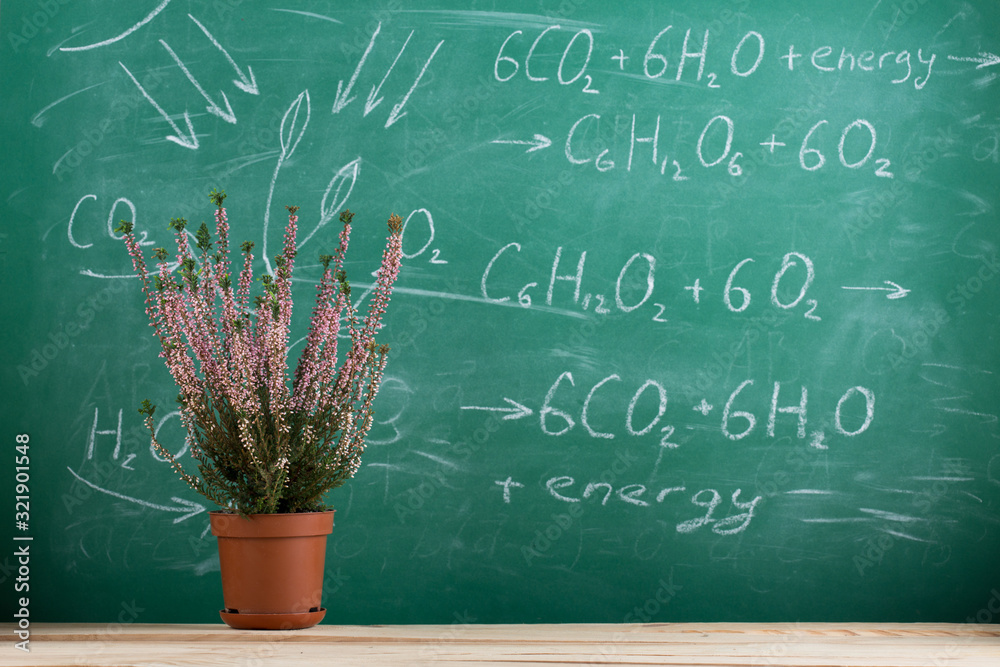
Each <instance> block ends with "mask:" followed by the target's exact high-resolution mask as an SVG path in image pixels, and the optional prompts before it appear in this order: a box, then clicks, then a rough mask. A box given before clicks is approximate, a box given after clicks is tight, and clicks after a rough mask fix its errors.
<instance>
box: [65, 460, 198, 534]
mask: <svg viewBox="0 0 1000 667" xmlns="http://www.w3.org/2000/svg"><path fill="white" fill-rule="evenodd" d="M66 470H69V472H70V474H71V475H73V477H76V478H77V479H78V480H80V481H81V482H83V483H84V484H86V485H87V486H89V487H90V488H92V489H93V490H95V491H100V492H101V493H105V494H107V495H109V496H113V497H115V498H119V499H120V500H127V501H129V502H130V503H135V504H137V505H142V506H143V507H149V508H151V509H154V510H160V511H163V512H181V513H182V516H179V517H177V518H176V519H174V523H180V522H181V521H184V520H185V519H190V518H191V517H193V516H195V515H196V514H201V513H202V512H204V511H205V506H204V505H202V504H201V503H195V502H191V501H190V500H185V499H184V498H177V497H173V498H171V499H170V500H172V501H174V502H175V503H177V504H176V505H157V504H155V503H150V502H146V501H145V500H139V499H138V498H132V497H130V496H126V495H123V494H121V493H115V492H114V491H108V490H107V489H102V488H101V487H99V486H97V485H96V484H94V483H93V482H89V481H87V480H85V479H84V478H83V477H80V476H79V475H77V474H76V473H75V472H73V469H72V468H70V467H69V466H66Z"/></svg>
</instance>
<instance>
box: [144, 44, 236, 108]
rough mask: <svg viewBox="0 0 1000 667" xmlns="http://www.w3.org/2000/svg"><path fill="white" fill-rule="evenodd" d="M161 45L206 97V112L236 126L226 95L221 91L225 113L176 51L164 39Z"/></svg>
mask: <svg viewBox="0 0 1000 667" xmlns="http://www.w3.org/2000/svg"><path fill="white" fill-rule="evenodd" d="M160 44H162V45H163V48H165V49H166V50H167V53H169V54H170V56H171V57H172V58H173V59H174V62H176V63H177V66H178V67H180V68H181V71H182V72H184V76H186V77H187V78H188V81H190V82H191V83H192V84H193V85H194V87H195V88H197V89H198V92H199V93H201V96H202V97H204V98H205V100H206V101H207V102H208V106H207V107H205V109H206V111H208V113H210V114H214V115H216V116H218V117H219V118H221V119H222V120H224V121H226V122H227V123H232V124H233V125H235V124H236V116H235V115H234V114H233V107H231V106H230V105H229V99H228V98H227V97H226V94H225V93H224V92H222V91H221V90H220V91H219V94H220V95H222V101H223V102H225V103H226V110H225V111H223V110H222V109H221V108H220V107H219V105H218V104H216V103H215V101H214V100H213V99H212V98H211V97H209V96H208V93H206V92H205V89H204V88H202V87H201V84H199V83H198V81H197V80H196V79H195V78H194V76H192V75H191V72H189V71H188V68H187V67H185V66H184V63H182V62H181V59H180V58H178V57H177V54H176V53H174V50H173V49H171V48H170V45H169V44H167V43H166V42H164V41H163V40H162V39H161V40H160Z"/></svg>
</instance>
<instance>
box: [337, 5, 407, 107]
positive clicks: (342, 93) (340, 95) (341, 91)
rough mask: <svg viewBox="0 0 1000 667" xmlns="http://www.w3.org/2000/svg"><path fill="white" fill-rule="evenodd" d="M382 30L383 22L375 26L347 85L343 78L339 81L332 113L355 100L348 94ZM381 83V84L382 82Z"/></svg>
mask: <svg viewBox="0 0 1000 667" xmlns="http://www.w3.org/2000/svg"><path fill="white" fill-rule="evenodd" d="M380 30H382V23H381V22H379V24H378V25H377V26H375V32H373V33H372V38H371V41H369V42H368V47H367V48H365V52H364V53H362V54H361V60H359V61H358V66H357V67H355V68H354V74H352V75H351V80H350V81H348V82H347V87H346V88H344V80H343V79H341V80H340V81H338V82H337V96H336V97H334V98H333V111H332V113H340V111H341V110H342V109H343V108H344V107H346V106H347V105H348V104H350V103H351V102H353V101H354V98H353V97H348V95H350V94H351V89H352V88H354V84H355V83H357V81H358V76H359V75H360V74H361V68H362V67H364V66H365V60H367V59H368V54H369V53H371V52H372V48H373V47H374V46H375V38H376V37H378V33H379V31H380ZM395 64H396V63H393V65H395ZM386 76H388V74H386ZM383 81H384V79H383ZM379 85H380V86H381V85H382V84H379Z"/></svg>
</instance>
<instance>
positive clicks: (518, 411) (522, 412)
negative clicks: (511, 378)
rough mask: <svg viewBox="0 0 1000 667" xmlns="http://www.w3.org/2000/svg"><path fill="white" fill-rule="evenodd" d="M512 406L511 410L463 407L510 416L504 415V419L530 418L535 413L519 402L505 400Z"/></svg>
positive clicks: (463, 407)
mask: <svg viewBox="0 0 1000 667" xmlns="http://www.w3.org/2000/svg"><path fill="white" fill-rule="evenodd" d="M503 400H505V401H507V403H509V404H510V405H511V407H509V408H483V407H478V406H475V405H463V406H462V410H485V411H486V412H506V413H508V414H506V415H504V416H503V417H502V419H521V418H522V417H530V416H531V415H532V414H534V412H533V411H532V410H531V408H529V407H528V406H526V405H521V404H520V403H518V402H517V401H512V400H510V399H509V398H504V399H503Z"/></svg>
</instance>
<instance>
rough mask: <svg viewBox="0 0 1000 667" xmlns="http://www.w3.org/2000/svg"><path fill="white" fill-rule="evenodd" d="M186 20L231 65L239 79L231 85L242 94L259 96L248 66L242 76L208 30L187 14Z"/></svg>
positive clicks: (227, 53)
mask: <svg viewBox="0 0 1000 667" xmlns="http://www.w3.org/2000/svg"><path fill="white" fill-rule="evenodd" d="M188 18H189V19H191V20H192V21H194V24H195V25H196V26H198V27H199V28H201V31H202V32H203V33H205V37H208V40H209V41H210V42H212V44H214V45H215V48H217V49H219V50H220V51H222V55H224V56H225V57H226V60H228V61H229V64H230V65H232V67H233V69H234V70H236V76H238V77H240V78H239V81H237V80H236V79H233V84H235V85H236V87H237V88H239V89H240V90H242V91H243V92H244V93H249V94H251V95H260V90H259V89H258V88H257V79H256V78H255V77H254V75H253V70H252V69H251V68H250V66H249V65H247V73H246V74H244V73H243V71H242V70H241V69H240V68H239V66H238V65H237V64H236V61H235V60H233V59H232V57H231V56H230V55H229V52H228V51H226V50H225V49H224V48H222V44H219V42H218V41H217V40H216V39H215V37H213V36H212V33H210V32H209V31H208V28H206V27H205V26H203V25H202V24H201V23H199V22H198V19H196V18H195V17H193V16H191V15H190V14H188Z"/></svg>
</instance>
